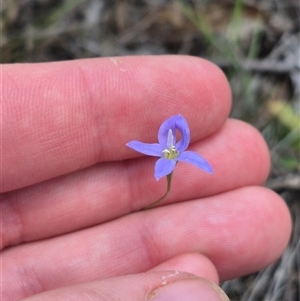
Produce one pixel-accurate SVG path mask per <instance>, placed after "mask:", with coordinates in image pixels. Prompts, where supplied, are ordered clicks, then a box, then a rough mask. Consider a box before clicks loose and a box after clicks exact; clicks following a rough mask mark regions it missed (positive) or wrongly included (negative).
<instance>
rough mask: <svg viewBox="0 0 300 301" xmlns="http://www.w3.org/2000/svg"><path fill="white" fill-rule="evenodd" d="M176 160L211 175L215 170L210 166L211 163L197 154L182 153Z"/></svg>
mask: <svg viewBox="0 0 300 301" xmlns="http://www.w3.org/2000/svg"><path fill="white" fill-rule="evenodd" d="M176 160H178V161H181V162H186V163H191V164H193V165H195V166H197V167H199V168H201V169H202V170H204V171H206V172H208V173H210V174H212V173H213V169H212V167H211V166H210V165H209V163H208V162H207V161H206V160H205V159H204V158H202V157H201V156H200V155H198V154H197V153H195V152H191V151H185V152H183V153H181V154H180V155H179V156H178V157H177V158H176Z"/></svg>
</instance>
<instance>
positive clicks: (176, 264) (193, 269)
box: [151, 253, 219, 283]
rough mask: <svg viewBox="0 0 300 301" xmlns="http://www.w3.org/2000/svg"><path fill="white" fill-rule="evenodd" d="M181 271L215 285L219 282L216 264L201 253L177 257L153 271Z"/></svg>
mask: <svg viewBox="0 0 300 301" xmlns="http://www.w3.org/2000/svg"><path fill="white" fill-rule="evenodd" d="M163 270H164V271H181V272H186V273H189V274H193V275H196V276H198V277H201V278H205V279H207V280H210V281H212V282H214V283H218V282H219V276H218V272H217V270H216V267H215V266H214V264H213V263H212V262H211V260H209V259H208V258H207V257H206V256H205V255H203V254H200V253H187V254H180V255H178V256H175V257H173V258H171V259H169V260H167V261H165V262H163V263H161V264H159V265H157V266H156V267H154V268H152V269H151V271H163Z"/></svg>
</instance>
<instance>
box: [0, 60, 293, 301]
mask: <svg viewBox="0 0 300 301" xmlns="http://www.w3.org/2000/svg"><path fill="white" fill-rule="evenodd" d="M2 70H3V80H2V82H3V100H2V102H3V118H2V119H3V124H2V187H1V190H2V192H3V194H2V199H1V206H2V246H1V247H2V254H1V257H2V283H3V284H2V297H3V299H2V300H3V301H15V300H21V299H22V300H23V299H24V298H26V297H28V298H26V300H64V301H65V300H116V299H118V298H119V299H118V300H137V301H139V300H150V299H151V298H153V296H154V295H155V294H156V292H154V291H156V290H158V293H157V298H158V297H159V296H163V294H164V291H165V294H167V293H166V290H167V289H169V290H171V291H172V290H173V292H175V290H176V289H177V292H176V294H175V293H174V296H173V299H172V300H173V301H175V300H183V299H182V298H181V297H180V293H179V290H180V288H178V286H180V285H181V286H182V287H184V286H186V287H188V288H189V293H191V292H192V290H193V289H194V288H195V290H196V289H198V290H200V291H201V290H202V291H201V296H199V295H198V298H197V299H196V297H195V300H211V301H213V300H218V299H217V297H215V299H213V298H214V297H212V296H213V294H214V289H212V286H211V285H210V284H209V283H208V282H206V281H205V280H204V279H207V280H210V281H212V282H215V283H218V282H219V281H224V280H227V279H230V278H234V277H238V276H241V275H245V274H248V273H251V272H254V271H257V270H259V269H261V268H263V267H265V266H267V265H268V264H270V263H272V262H273V261H274V260H276V259H277V258H278V257H279V256H280V254H281V253H282V252H283V250H284V248H285V246H286V244H287V242H288V239H289V234H290V231H291V221H290V215H289V212H288V210H287V208H286V206H285V204H284V202H283V201H282V200H281V199H280V197H279V196H278V195H276V194H275V193H274V192H272V191H270V190H268V189H266V188H262V187H259V186H260V185H261V184H262V183H263V182H264V181H265V179H266V177H267V175H268V172H269V154H268V149H267V147H266V145H265V142H264V141H263V139H262V138H261V136H260V134H259V133H258V132H257V131H256V130H255V129H253V128H252V127H251V126H250V125H247V124H245V123H243V122H241V121H237V120H231V119H227V118H228V114H229V111H230V105H231V102H230V90H229V86H228V83H227V81H226V79H225V77H224V75H223V74H222V72H220V70H219V69H218V68H217V67H215V66H214V65H212V64H211V63H209V62H207V61H205V60H202V59H198V58H193V57H182V56H158V57H123V58H103V59H87V60H78V61H69V62H57V63H43V64H15V65H4V66H2ZM175 114H181V115H183V116H184V117H185V118H186V119H187V121H188V123H189V126H190V130H191V140H192V144H191V146H190V148H189V149H190V150H193V151H196V152H199V153H200V154H201V155H202V156H203V157H204V158H205V159H207V161H208V162H209V163H210V164H211V165H212V167H213V170H214V174H213V175H210V174H207V173H204V172H201V171H199V170H198V169H197V168H195V167H193V166H191V165H185V164H178V166H177V167H176V169H175V172H174V175H173V183H172V189H171V193H170V195H169V196H168V198H167V199H166V200H164V201H163V203H162V204H161V205H160V207H158V208H154V209H151V210H147V211H139V210H140V209H141V208H143V207H145V206H147V205H148V204H150V203H151V202H153V201H154V200H156V199H158V198H159V197H160V196H161V195H162V194H163V192H164V191H165V185H166V183H165V179H162V180H160V181H159V182H156V180H155V179H154V176H153V168H154V162H155V159H154V158H151V157H145V156H143V157H142V156H140V154H139V153H136V152H134V151H132V150H130V149H129V148H128V147H126V146H125V144H126V143H127V142H129V141H130V140H132V139H136V140H139V141H144V142H155V141H156V135H157V129H158V127H159V126H160V124H161V123H162V122H163V121H164V120H165V119H167V118H169V117H170V116H172V115H175ZM167 205H168V206H167ZM177 271H182V272H177ZM184 272H186V273H191V274H194V275H196V276H198V277H201V278H196V277H193V276H191V275H190V274H186V273H184ZM133 274H134V275H133ZM176 286H177V288H176ZM174 287H175V288H174ZM205 291H207V292H208V293H207V294H211V295H210V297H209V298H210V299H209V298H208V297H207V296H208V295H205ZM182 292H183V291H181V293H182ZM40 293H41V294H40ZM195 294H196V293H195ZM197 294H199V292H198V293H197ZM185 296H186V299H185V300H193V299H192V297H191V296H190V295H186V293H185ZM215 296H216V295H215ZM162 298H163V297H162ZM165 298H166V299H162V300H170V299H168V298H167V297H165ZM176 298H177V299H176ZM201 298H202V299H201ZM24 300H25V299H24ZM151 300H152V299H151ZM153 300H156V299H153ZM157 300H159V299H157Z"/></svg>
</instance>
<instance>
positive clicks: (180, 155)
mask: <svg viewBox="0 0 300 301" xmlns="http://www.w3.org/2000/svg"><path fill="white" fill-rule="evenodd" d="M176 131H178V132H179V133H180V136H181V137H180V139H179V141H178V142H176ZM158 142H159V143H143V142H140V141H136V140H133V141H130V142H129V143H127V144H126V145H127V146H128V147H130V148H132V149H133V150H135V151H137V152H140V153H142V154H144V155H148V156H155V157H160V158H159V159H158V160H157V161H156V164H155V168H154V177H155V178H156V180H159V179H160V178H162V177H164V176H167V180H168V189H167V192H166V194H165V195H164V196H163V197H162V198H161V199H159V200H158V201H160V200H162V199H163V198H164V197H165V196H166V195H167V193H168V192H169V190H170V186H171V176H172V172H173V170H174V168H175V166H176V164H177V162H178V161H179V162H186V163H191V164H193V165H195V166H197V167H198V168H200V169H202V170H204V171H206V172H208V173H210V174H212V167H211V166H210V165H209V163H208V162H207V161H206V160H205V159H204V158H202V157H201V156H200V155H198V154H197V153H195V152H192V151H187V150H186V149H187V147H188V145H189V143H190V129H189V126H188V124H187V122H186V120H185V119H184V118H183V117H182V116H181V115H175V116H172V117H170V118H169V119H167V120H166V121H165V122H163V124H162V125H161V126H160V128H159V130H158ZM158 201H156V202H154V203H155V204H157V203H158ZM154 203H152V204H154ZM152 204H151V207H152ZM149 206H150V205H149ZM149 206H147V207H146V208H148V207H149Z"/></svg>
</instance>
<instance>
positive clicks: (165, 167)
mask: <svg viewBox="0 0 300 301" xmlns="http://www.w3.org/2000/svg"><path fill="white" fill-rule="evenodd" d="M175 165H176V160H169V159H164V158H160V159H158V160H157V161H156V163H155V169H154V177H155V179H156V180H157V181H158V180H159V179H160V178H162V177H164V176H167V175H169V174H170V173H171V172H172V171H173V170H174V167H175Z"/></svg>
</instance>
